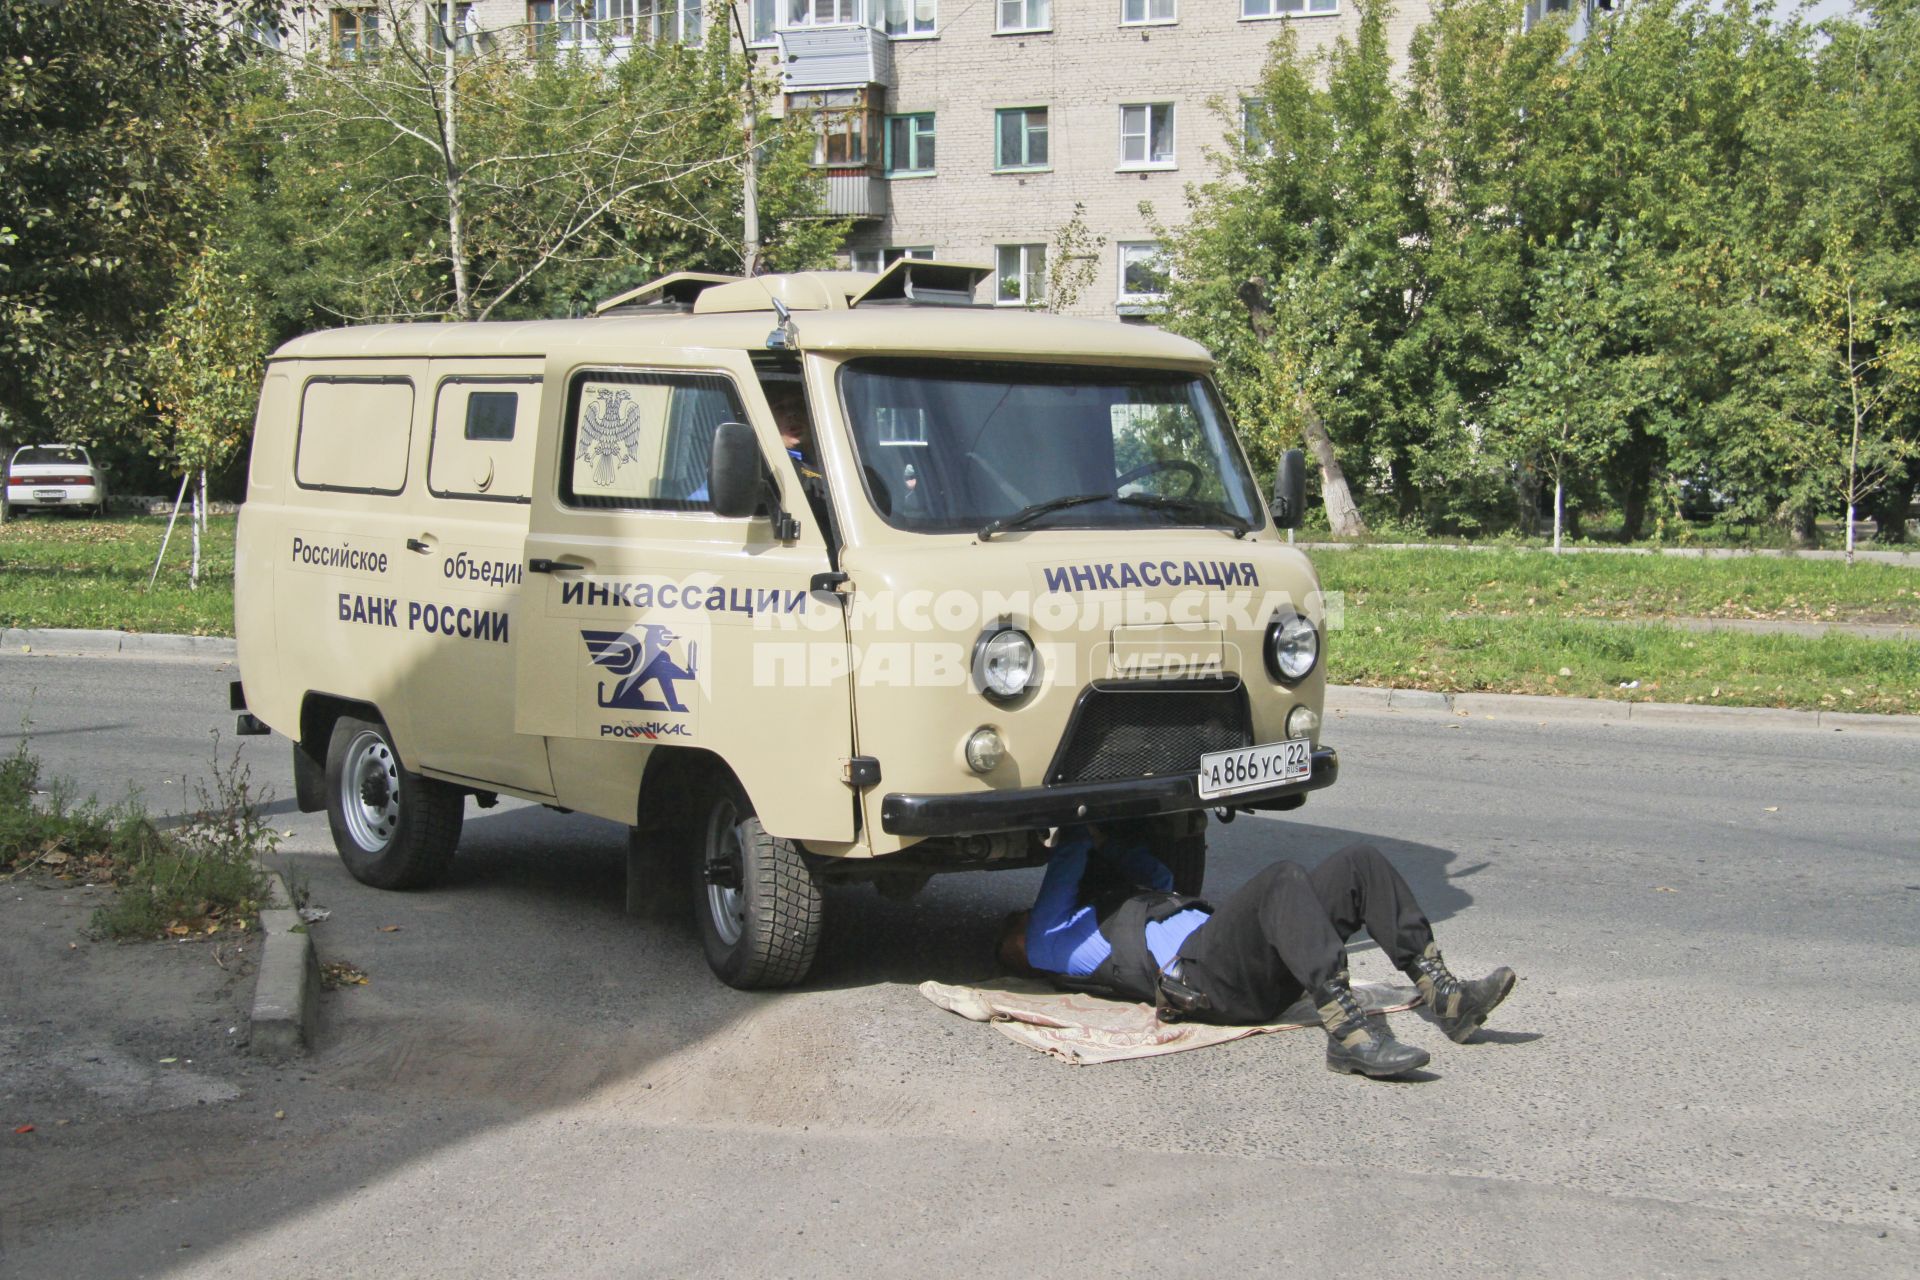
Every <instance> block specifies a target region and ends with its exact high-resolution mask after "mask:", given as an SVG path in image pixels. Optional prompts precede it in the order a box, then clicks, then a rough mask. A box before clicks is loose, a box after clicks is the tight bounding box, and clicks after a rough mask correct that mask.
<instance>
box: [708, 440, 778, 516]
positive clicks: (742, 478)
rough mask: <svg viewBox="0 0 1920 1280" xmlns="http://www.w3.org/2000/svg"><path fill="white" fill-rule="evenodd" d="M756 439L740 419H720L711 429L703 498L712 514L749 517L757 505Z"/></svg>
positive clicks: (758, 502) (759, 465) (757, 463)
mask: <svg viewBox="0 0 1920 1280" xmlns="http://www.w3.org/2000/svg"><path fill="white" fill-rule="evenodd" d="M763 470H764V468H763V467H762V466H761V464H760V441H759V439H758V438H757V437H756V436H755V435H754V434H753V428H752V427H750V426H748V425H747V424H746V423H744V422H723V423H721V424H720V425H719V426H718V427H715V428H714V431H713V462H712V466H711V467H710V468H709V469H708V471H707V500H708V501H709V502H711V503H712V504H713V511H714V514H715V515H721V516H734V517H738V516H750V515H752V514H753V513H754V510H755V509H756V508H758V507H759V505H760V492H761V485H762V483H763V482H762V479H761V472H762V471H763Z"/></svg>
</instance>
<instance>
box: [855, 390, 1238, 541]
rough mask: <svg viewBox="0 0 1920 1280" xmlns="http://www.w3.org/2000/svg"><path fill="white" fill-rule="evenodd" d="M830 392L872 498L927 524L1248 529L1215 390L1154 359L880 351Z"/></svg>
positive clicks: (903, 521) (886, 514)
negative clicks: (949, 356)
mask: <svg viewBox="0 0 1920 1280" xmlns="http://www.w3.org/2000/svg"><path fill="white" fill-rule="evenodd" d="M840 390H841V395H842V399H843V402H844V404H845V408H846V414H847V421H848V423H849V425H850V426H851V427H852V431H853V443H854V448H855V450H856V451H857V452H858V454H859V460H860V469H861V474H862V476H863V478H864V479H865V481H866V486H867V496H868V497H869V498H870V499H871V500H872V502H873V505H874V509H875V510H877V511H878V512H879V513H880V515H881V517H882V518H883V519H885V520H886V522H887V523H888V524H890V525H892V526H893V527H894V528H896V529H909V530H913V531H915V532H922V533H958V532H963V531H964V532H983V533H986V534H989V535H991V534H992V533H997V532H1001V531H1005V530H1011V529H1015V528H1032V529H1042V528H1050V529H1060V528H1074V529H1090V528H1092V529H1120V528H1155V527H1165V526H1169V525H1185V526H1193V527H1212V528H1231V529H1258V528H1261V527H1263V526H1264V525H1265V523H1266V518H1265V512H1264V511H1263V510H1262V508H1261V506H1260V503H1259V499H1258V496H1257V495H1258V491H1257V489H1256V486H1255V485H1254V482H1253V478H1252V477H1251V476H1250V475H1249V474H1248V472H1247V468H1246V463H1245V461H1244V460H1243V458H1242V456H1241V453H1240V450H1239V447H1238V445H1237V444H1236V443H1235V441H1234V439H1233V434H1232V431H1231V430H1230V429H1229V427H1228V426H1227V420H1226V414H1225V413H1224V412H1222V411H1221V408H1220V405H1219V402H1218V400H1217V399H1216V397H1215V395H1214V392H1213V388H1212V387H1211V386H1210V385H1209V384H1208V383H1207V381H1206V380H1205V379H1204V378H1199V377H1195V376H1194V375H1192V374H1189V373H1178V372H1167V371H1162V370H1152V369H1113V368H1092V367H1086V366H1070V365H1048V364H1024V363H1013V362H998V361H991V362H990V361H961V360H926V359H898V358H875V359H864V360H855V361H851V362H849V363H848V364H847V365H846V367H845V368H844V369H843V370H842V371H841V374H840Z"/></svg>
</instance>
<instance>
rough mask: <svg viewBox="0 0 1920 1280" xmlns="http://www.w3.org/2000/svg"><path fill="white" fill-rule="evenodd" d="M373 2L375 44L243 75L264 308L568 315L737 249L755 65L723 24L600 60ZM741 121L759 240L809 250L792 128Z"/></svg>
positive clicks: (815, 250)
mask: <svg viewBox="0 0 1920 1280" xmlns="http://www.w3.org/2000/svg"><path fill="white" fill-rule="evenodd" d="M382 4H383V7H384V13H383V18H384V21H383V23H382V32H383V35H382V43H381V44H380V46H379V47H378V51H377V56H361V57H359V58H357V59H355V60H351V61H340V60H337V59H333V58H329V57H327V56H326V55H325V54H323V53H312V54H309V56H307V57H305V58H303V59H300V60H298V61H296V62H294V63H292V64H291V65H290V66H286V67H283V68H277V69H275V70H274V71H273V72H271V73H263V74H262V75H261V76H260V77H259V79H258V81H257V83H256V86H255V89H256V92H255V95H254V98H253V105H252V109H251V112H250V116H249V124H250V129H249V132H248V134H247V138H246V142H245V144H244V150H243V156H246V157H250V158H251V160H252V162H253V165H254V171H255V172H256V174H257V175H258V185H257V192H256V194H255V195H254V197H253V198H252V199H251V200H249V201H247V202H245V203H244V204H243V206H242V207H241V208H240V209H239V210H238V216H237V217H236V219H235V224H234V228H233V234H234V237H235V239H236V241H237V242H238V243H239V244H240V245H241V247H242V253H243V255H244V257H245V259H246V260H247V261H249V262H251V263H253V264H254V269H255V274H256V275H257V276H258V277H260V278H261V279H262V280H263V281H265V282H267V284H268V287H269V288H270V289H271V290H272V291H273V302H272V310H273V312H274V314H275V317H276V319H277V320H278V321H279V323H280V325H281V326H283V327H286V328H297V327H304V326H307V325H310V324H314V323H338V322H340V321H361V320H373V319H383V320H392V319H436V318H446V319H494V318H515V317H525V316H540V315H556V314H568V313H570V312H574V311H577V310H579V309H580V308H581V307H582V306H583V305H585V304H587V303H590V302H591V301H593V300H595V299H597V298H600V297H605V296H607V295H608V294H611V293H613V292H617V291H618V290H619V289H620V288H622V287H625V286H627V285H630V284H633V283H638V282H639V281H641V280H644V279H646V278H649V277H651V276H653V275H658V274H664V273H665V272H667V271H672V270H678V269H682V268H688V267H704V268H707V269H712V268H714V267H729V266H730V267H733V268H735V269H737V268H738V266H739V264H740V261H741V257H742V252H743V247H744V246H743V229H742V215H741V196H742V191H741V170H742V168H743V159H744V155H745V150H746V143H745V133H744V129H743V123H744V120H743V115H742V105H741V104H742V102H743V94H744V92H745V88H746V79H745V77H747V76H748V75H749V74H750V72H749V69H748V66H747V64H746V62H745V60H744V59H743V58H741V57H740V56H739V55H738V54H736V53H734V52H733V51H732V50H731V49H730V47H729V44H728V42H727V40H726V39H725V36H724V28H721V27H716V28H715V29H714V30H713V31H712V32H710V33H709V34H708V39H707V40H706V42H705V44H704V46H703V47H699V48H695V47H690V46H687V45H683V44H679V43H674V42H668V41H663V42H660V43H656V44H650V45H647V44H642V45H636V46H635V47H633V48H632V49H631V50H629V51H628V53H627V54H626V56H624V57H621V58H611V57H606V56H603V55H602V54H601V53H600V52H599V51H596V50H594V49H591V48H588V49H562V48H556V47H551V45H550V43H549V42H544V41H542V40H541V39H540V38H539V37H540V33H539V32H538V30H537V29H527V28H520V27H515V28H510V29H506V30H501V31H496V32H468V31H460V32H441V31H439V30H438V28H437V27H435V26H434V25H433V22H434V16H433V13H432V12H431V11H428V10H425V9H423V8H422V7H420V6H415V5H412V4H406V3H400V2H399V0H382ZM722 13H723V14H724V11H722ZM756 134H757V135H758V137H757V142H758V157H759V196H760V201H759V204H760V221H761V227H762V238H763V240H764V242H765V243H764V244H763V245H762V256H763V257H764V259H765V260H766V261H767V262H768V263H769V264H770V265H773V266H775V267H790V266H799V265H814V264H815V263H817V262H818V261H819V260H820V259H822V258H823V257H825V256H826V255H827V254H830V253H831V249H832V246H833V245H834V244H836V243H837V239H838V237H837V235H836V234H835V228H834V224H829V223H827V222H826V220H824V219H820V218H819V217H818V213H819V199H820V194H819V185H818V183H817V182H816V181H814V179H813V177H812V175H811V173H810V171H809V170H808V167H807V164H806V159H805V153H804V150H803V148H805V146H806V143H807V139H805V138H804V137H802V136H800V133H799V131H798V129H797V128H795V127H794V126H792V125H788V124H782V123H781V122H775V121H763V122H760V127H759V128H757V129H756Z"/></svg>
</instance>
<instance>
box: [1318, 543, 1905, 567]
mask: <svg viewBox="0 0 1920 1280" xmlns="http://www.w3.org/2000/svg"><path fill="white" fill-rule="evenodd" d="M1293 545H1294V546H1296V547H1299V548H1300V549H1301V550H1302V551H1367V550H1374V551H1531V552H1535V553H1537V554H1540V555H1546V556H1550V555H1556V554H1557V555H1568V556H1679V557H1681V558H1683V559H1692V560H1738V559H1741V558H1743V557H1746V556H1771V557H1773V558H1774V559H1776V560H1845V559H1846V558H1847V553H1846V552H1844V551H1828V550H1824V549H1823V550H1819V551H1781V550H1776V549H1773V548H1769V547H1564V548H1562V549H1561V550H1560V551H1558V552H1555V551H1554V549H1553V548H1552V547H1526V546H1502V545H1498V544H1489V543H1484V542H1296V543H1294V544H1293ZM1853 558H1854V559H1855V560H1866V561H1871V562H1873V563H1875V564H1892V565H1900V566H1902V567H1904V568H1908V569H1920V551H1856V552H1854V553H1853Z"/></svg>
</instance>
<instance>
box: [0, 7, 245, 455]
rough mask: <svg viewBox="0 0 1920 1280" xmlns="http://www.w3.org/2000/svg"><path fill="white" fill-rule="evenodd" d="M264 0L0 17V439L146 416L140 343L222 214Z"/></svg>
mask: <svg viewBox="0 0 1920 1280" xmlns="http://www.w3.org/2000/svg"><path fill="white" fill-rule="evenodd" d="M254 7H255V6H253V5H250V4H234V3H208V4H191V5H181V4H177V3H172V2H171V0H115V2H114V3H108V2H107V0H75V2H74V3H68V4H38V3H15V4H7V5H4V6H0V443H4V442H5V441H6V440H7V439H8V438H12V439H16V440H17V439H22V438H25V437H28V436H32V437H36V438H58V439H63V440H82V441H90V440H98V439H100V438H102V437H103V436H107V435H111V434H113V433H114V432H116V431H119V430H122V429H124V428H125V427H126V426H127V425H128V424H130V423H131V422H132V421H133V420H134V419H135V418H136V417H137V416H138V415H139V413H140V411H141V405H142V403H143V400H144V395H143V361H142V359H141V348H142V346H143V344H144V340H145V336H146V334H147V332H148V328H149V326H150V325H151V323H152V321H153V318H154V317H155V315H157V313H158V312H159V311H160V310H161V308H162V307H164V306H165V305H166V303H167V300H168V299H169V298H170V297H171V295H172V290H173V284H174V278H175V275H176V273H177V272H178V270H179V269H180V267H181V266H182V264H183V263H184V262H185V261H187V260H188V259H190V258H191V257H192V256H193V255H194V253H195V252H196V251H197V247H198V244H199V242H200V237H201V233H202V229H203V228H204V226H205V224H206V221H207V218H208V216H209V213H210V196H209V193H210V190H211V185H212V184H211V181H210V173H209V163H210V154H209V150H208V146H207V142H208V139H209V138H211V137H215V136H217V135H218V132H219V121H220V116H221V100H220V92H219V87H220V85H221V84H222V83H223V82H224V77H225V76H226V75H228V74H229V73H230V72H231V71H232V69H233V68H234V66H235V65H236V64H237V63H238V62H239V61H241V60H243V59H244V58H245V56H246V55H247V54H248V52H249V50H250V48H251V44H250V42H247V41H235V40H232V39H230V38H228V35H229V31H228V24H229V23H230V22H232V21H238V20H240V19H242V18H244V17H245V16H246V15H247V13H248V11H249V10H251V9H252V8H254Z"/></svg>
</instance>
